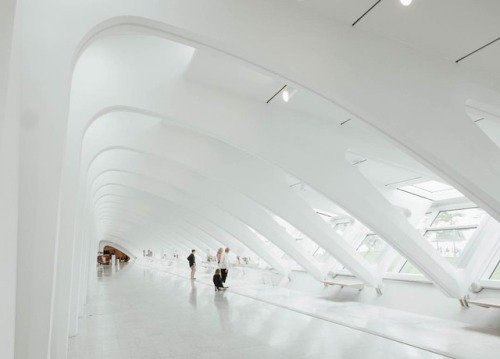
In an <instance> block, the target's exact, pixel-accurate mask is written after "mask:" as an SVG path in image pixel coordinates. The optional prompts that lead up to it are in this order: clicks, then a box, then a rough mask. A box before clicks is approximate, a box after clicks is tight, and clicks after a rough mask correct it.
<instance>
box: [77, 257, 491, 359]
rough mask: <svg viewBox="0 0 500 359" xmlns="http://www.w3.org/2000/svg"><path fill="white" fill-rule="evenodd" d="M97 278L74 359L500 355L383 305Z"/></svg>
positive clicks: (130, 275)
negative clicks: (385, 307)
mask: <svg viewBox="0 0 500 359" xmlns="http://www.w3.org/2000/svg"><path fill="white" fill-rule="evenodd" d="M98 274H99V278H98V281H97V283H96V286H95V288H94V289H93V290H92V292H91V293H90V297H89V302H88V305H87V314H86V316H85V317H84V318H81V320H80V331H79V335H78V336H76V337H74V338H70V342H69V354H68V358H70V359H77V358H78V359H80V358H92V359H95V358H109V359H113V358H155V359H156V358H160V359H161V358H193V359H197V358H202V359H210V358H217V359H224V358H231V359H233V358H241V359H245V358H259V359H265V358H273V359H279V358H296V359H302V358H308V359H314V358H321V359H324V358H349V359H356V358H398V359H399V358H432V359H434V358H467V359H471V358H495V357H496V354H497V353H496V352H495V350H497V349H498V348H500V339H499V337H496V336H491V335H486V334H481V333H477V332H467V331H466V330H465V329H464V328H459V327H457V325H456V323H451V322H444V321H442V320H438V319H435V318H432V319H434V321H429V320H428V319H429V318H427V317H422V316H416V315H410V314H408V313H404V312H396V311H391V310H389V309H384V308H379V307H372V306H367V305H362V304H357V303H333V302H331V301H325V300H323V299H321V298H313V297H308V296H306V295H304V294H299V293H297V292H292V291H287V290H280V289H277V288H265V287H255V286H254V287H248V286H242V285H241V286H239V285H238V283H232V282H230V283H229V284H230V286H231V288H230V289H229V290H228V291H225V292H214V289H213V285H211V283H210V282H211V281H210V279H211V278H210V274H208V273H200V272H199V273H197V280H196V281H191V280H189V279H187V277H188V275H189V274H188V271H187V270H186V269H185V268H184V270H183V268H182V267H181V268H177V267H175V266H169V267H165V268H152V267H151V266H150V265H147V263H146V262H143V263H142V264H140V263H135V264H134V263H131V264H128V265H126V266H124V267H122V268H121V270H118V269H117V268H115V267H111V266H110V267H107V268H100V269H98ZM254 298H256V299H258V300H255V299H254ZM270 303H275V304H270ZM290 309H292V310H290ZM320 318H321V319H320ZM423 318H424V319H425V320H422V319H423ZM336 323H340V324H341V325H339V324H336ZM426 333H427V334H426ZM408 343H409V344H410V345H408Z"/></svg>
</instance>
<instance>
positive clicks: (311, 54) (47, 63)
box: [0, 0, 500, 358]
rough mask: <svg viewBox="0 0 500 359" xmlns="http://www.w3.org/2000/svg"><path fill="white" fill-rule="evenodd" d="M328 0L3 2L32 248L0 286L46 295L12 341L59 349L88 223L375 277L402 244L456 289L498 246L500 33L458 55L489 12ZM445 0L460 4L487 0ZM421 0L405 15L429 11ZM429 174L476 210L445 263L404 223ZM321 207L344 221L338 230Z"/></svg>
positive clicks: (23, 222) (472, 280)
mask: <svg viewBox="0 0 500 359" xmlns="http://www.w3.org/2000/svg"><path fill="white" fill-rule="evenodd" d="M415 2H417V1H415ZM15 3H16V2H15V1H9V4H15ZM340 3H341V2H338V1H336V2H332V3H331V4H330V3H329V2H326V1H318V2H313V1H311V2H308V1H305V2H304V4H302V5H301V3H297V4H296V3H294V4H289V5H287V4H286V3H285V2H282V1H252V2H244V1H232V2H228V1H144V2H141V4H140V5H138V4H137V3H136V2H134V1H132V0H130V1H128V0H126V1H123V0H121V1H118V0H116V1H109V2H108V4H107V6H106V7H104V6H102V4H100V3H99V2H92V1H90V2H79V1H78V2H76V3H75V4H73V5H72V7H63V6H62V5H61V4H60V3H59V2H57V1H48V2H43V4H41V3H39V2H37V1H35V0H28V1H23V3H22V4H19V3H18V4H17V5H18V10H17V14H18V15H17V16H20V17H22V20H23V21H22V23H19V24H16V25H15V26H14V27H13V28H12V29H13V30H12V32H9V34H11V35H12V36H11V35H9V36H8V39H9V40H10V39H11V38H12V45H9V48H12V55H11V57H9V59H8V60H9V61H10V63H11V64H17V65H11V66H10V67H8V66H7V65H8V63H7V65H5V66H4V65H3V63H1V62H0V70H2V71H3V70H4V69H8V71H6V73H10V79H11V81H13V84H10V83H9V84H10V85H8V86H6V88H7V89H8V90H9V91H11V92H12V93H13V94H11V95H10V97H9V96H8V94H9V93H10V92H9V93H7V92H8V91H6V92H5V93H6V94H7V95H4V94H3V92H0V99H1V100H2V101H3V100H4V98H5V103H6V104H7V106H6V110H5V111H3V107H1V108H0V109H2V112H5V113H6V114H11V115H10V117H9V116H5V119H6V120H5V121H3V123H2V126H4V127H2V131H3V129H4V128H6V129H9V124H11V122H12V121H14V120H17V119H20V123H21V126H20V128H19V129H17V130H16V131H17V132H16V131H14V132H13V133H14V138H19V141H18V142H19V143H17V142H16V141H14V142H9V141H4V137H5V135H4V133H5V132H2V141H4V142H3V144H4V146H10V147H6V148H7V149H10V150H13V151H14V152H11V153H13V154H14V156H12V158H14V160H15V161H17V162H15V163H14V164H12V163H11V164H10V166H7V165H6V166H5V168H6V169H9V168H11V169H12V168H17V167H16V166H19V169H20V170H19V185H18V186H19V198H17V197H16V198H14V199H13V200H14V202H15V203H18V205H16V208H15V210H16V211H17V210H18V211H19V218H18V220H19V227H18V233H17V234H16V242H15V243H18V242H19V244H18V245H17V247H16V248H17V250H18V251H20V252H23V253H27V254H25V255H24V256H22V257H20V259H19V260H18V263H17V268H18V272H19V273H18V277H17V282H18V283H22V284H20V285H18V287H17V292H16V290H15V289H14V292H13V293H14V294H15V296H21V297H24V298H29V297H39V298H41V299H40V308H41V309H36V310H35V309H33V308H32V307H31V305H30V303H29V302H24V301H22V302H20V303H19V304H18V306H19V307H18V309H17V310H18V312H19V313H21V312H22V311H24V312H33V314H34V315H33V318H35V319H28V317H24V315H20V316H18V319H17V320H16V328H17V329H16V330H17V333H26V337H23V339H22V340H19V341H18V342H16V350H17V351H18V352H19V357H30V356H29V355H31V354H32V351H33V353H34V352H42V353H52V354H51V356H50V357H53V358H59V357H64V354H62V353H64V352H65V348H66V340H67V336H68V333H69V334H71V335H74V334H76V333H77V324H78V315H79V313H80V311H81V308H82V305H83V303H84V301H85V293H86V290H87V283H88V281H89V270H90V269H91V268H92V265H93V263H94V261H95V253H96V252H97V250H98V248H99V247H101V248H102V247H103V246H104V245H113V246H116V247H117V248H120V249H121V250H123V251H125V252H126V253H128V254H130V255H133V256H141V255H142V251H143V250H145V249H151V250H153V252H155V253H162V252H163V251H165V250H168V251H178V252H179V253H187V252H188V251H190V249H191V248H196V249H198V252H201V253H206V251H207V250H211V251H213V252H215V250H216V249H217V248H218V247H221V246H229V247H231V248H232V250H233V252H234V253H235V255H239V256H245V257H255V258H258V259H259V260H260V261H261V266H262V267H263V268H265V269H266V270H268V269H270V268H272V269H273V270H275V271H277V272H279V273H280V274H281V275H282V277H283V278H284V279H286V278H291V273H292V272H293V271H294V270H301V271H304V272H306V273H308V274H310V276H311V277H313V278H314V279H315V280H317V281H321V280H323V279H325V278H326V277H327V276H329V275H331V274H332V273H334V274H338V273H340V274H347V275H352V276H354V277H356V278H358V279H359V280H360V281H362V282H363V283H364V284H365V285H366V286H368V287H374V288H380V287H382V285H383V279H384V278H385V277H386V274H387V273H388V272H390V268H391V265H392V264H393V263H394V261H395V260H396V259H397V258H403V259H404V260H408V261H410V263H412V264H413V265H414V266H415V267H416V268H417V269H418V271H419V272H420V273H421V274H422V275H423V276H424V277H425V278H426V279H427V280H429V281H431V282H432V283H433V284H434V285H435V287H436V288H438V289H439V290H440V291H441V292H442V293H443V294H444V295H446V296H448V297H452V298H458V299H462V298H464V297H465V296H466V295H467V294H468V293H469V288H470V286H471V285H473V284H474V285H477V283H478V282H479V281H480V280H481V279H482V276H483V274H484V273H485V270H486V269H487V268H490V267H492V266H494V265H495V263H497V262H498V260H500V258H497V257H498V255H497V256H493V255H491V253H497V251H498V249H499V247H500V236H499V235H498V232H497V230H498V227H499V226H498V223H497V222H496V221H497V220H500V191H499V189H498V183H500V167H499V165H498V164H499V163H500V148H499V146H498V143H499V141H498V139H499V138H500V136H499V133H500V131H499V129H498V128H499V127H498V121H499V118H500V115H499V113H500V110H499V108H500V101H499V98H500V78H499V77H498V71H497V70H498V63H499V62H498V60H499V57H498V49H496V48H494V49H493V50H491V52H490V53H489V56H490V57H489V58H486V55H481V56H483V57H482V58H481V59H480V60H479V59H475V60H471V61H470V62H469V63H467V64H462V63H460V64H457V63H455V62H454V61H455V60H456V59H457V58H458V57H459V54H461V53H463V52H466V50H469V46H472V44H473V43H476V42H479V43H480V42H481V41H482V40H483V39H484V38H489V37H488V36H490V35H493V34H494V33H495V31H497V32H496V34H497V35H496V36H498V32H499V31H500V28H498V24H495V26H496V28H495V31H493V33H490V30H488V31H486V30H484V31H482V30H480V29H471V28H469V27H467V30H464V29H461V30H457V31H462V32H460V33H459V35H460V36H462V37H465V36H466V35H467V38H466V40H464V41H463V42H462V41H461V38H460V36H458V35H456V36H453V37H452V38H451V40H450V42H449V43H448V44H447V45H446V46H444V47H443V48H441V49H437V42H438V41H437V39H434V38H433V34H435V33H436V32H437V33H439V36H444V35H443V33H445V32H446V31H448V27H449V26H456V27H458V25H449V24H454V22H450V23H448V25H446V21H444V22H443V23H444V24H443V25H438V24H434V23H433V24H431V25H428V26H429V28H426V29H424V30H425V31H423V33H422V36H421V37H415V31H407V30H406V29H405V31H402V32H399V33H398V34H397V35H391V31H394V32H397V30H394V28H393V26H394V27H395V26H398V24H399V23H398V22H397V21H396V20H393V17H394V16H393V14H394V13H396V12H397V11H399V10H400V9H399V8H396V7H395V6H396V5H394V4H389V2H388V1H386V2H385V5H380V6H381V8H380V9H377V11H379V13H378V14H375V15H374V16H380V17H381V18H380V19H379V20H378V21H377V17H372V18H368V19H367V21H366V22H365V23H361V24H360V25H359V26H357V27H355V28H354V27H352V26H351V25H350V24H351V20H350V18H349V17H350V16H351V15H354V14H357V13H359V10H360V9H361V8H363V9H364V8H366V6H365V5H368V4H371V2H370V1H360V2H356V4H347V2H346V3H345V4H344V3H342V4H340ZM422 3H424V2H423V1H422ZM458 3H459V5H457V6H458V8H459V10H460V11H459V14H460V16H462V18H466V15H465V14H467V12H468V11H467V9H469V8H470V9H469V10H470V14H477V13H479V14H482V15H484V16H486V17H487V18H489V17H490V16H491V13H492V10H495V11H497V12H498V11H499V10H500V9H499V8H498V4H494V5H492V3H488V4H487V6H486V5H485V6H484V7H483V8H482V10H478V8H480V6H477V7H476V6H474V5H471V4H468V3H467V2H466V1H458ZM416 5H417V4H416ZM368 6H369V5H368ZM382 6H385V8H382ZM440 6H441V5H440ZM416 8H417V10H415V13H414V14H413V15H411V16H409V17H408V18H407V23H408V24H412V25H409V26H413V29H414V30H415V29H416V28H417V27H418V25H417V24H419V22H418V19H421V17H420V16H423V15H422V14H426V13H428V12H429V11H432V6H431V5H430V4H423V5H418V6H416ZM0 9H1V7H0ZM435 11H437V12H439V14H441V16H442V17H444V18H446V16H448V15H447V14H446V11H445V9H443V8H436V10H435ZM11 12H12V11H11ZM11 12H9V13H11ZM382 14H384V15H382ZM419 14H420V15H419ZM450 16H451V15H450ZM471 16H472V15H471ZM474 16H475V15H474ZM384 18H385V20H387V21H384ZM389 20H390V21H389ZM450 21H451V20H450ZM399 25H400V24H399ZM439 26H442V27H439ZM466 31H467V32H466ZM0 34H3V33H1V32H0ZM63 35H64V36H63ZM471 38H476V39H477V41H472V40H471ZM47 39H50V43H51V47H50V48H49V47H48V45H47V43H48V41H49V40H47ZM0 40H1V39H0ZM9 43H10V42H9ZM2 44H3V43H2V42H0V45H2ZM19 58H21V60H22V61H20V62H19V61H17V60H19ZM284 85H287V86H288V87H292V88H294V89H296V90H297V92H296V93H295V95H294V97H293V98H292V99H291V101H290V102H288V103H285V102H283V101H282V100H281V97H280V95H278V96H276V97H275V98H274V99H272V100H271V101H269V103H266V101H268V100H269V99H270V98H271V97H272V96H273V95H274V94H275V93H276V92H277V91H278V90H280V89H281V88H282V87H283V86H284ZM18 88H20V89H22V91H19V92H16V91H17V89H18ZM2 103H3V102H2ZM18 103H20V104H19V106H17V104H18ZM2 106H3V105H2ZM9 111H10V112H9ZM1 115H2V116H3V113H2V114H1ZM2 118H3V117H2ZM483 120H484V122H476V121H483ZM9 121H11V122H9ZM11 125H12V124H11ZM2 151H4V148H2ZM9 158H10V157H9ZM1 159H3V157H2V158H0V160H1ZM9 163H10V162H9ZM16 173H17V172H16ZM425 181H437V182H439V183H441V184H448V185H450V186H452V187H454V188H456V189H457V190H459V191H460V192H461V193H463V194H464V196H463V197H461V199H460V201H462V202H463V203H467V204H468V205H470V206H479V207H480V208H482V209H483V210H484V211H486V212H487V217H486V218H485V219H484V221H483V222H481V225H480V226H479V228H480V230H479V232H478V233H479V234H475V237H473V240H471V244H470V245H468V247H466V249H467V251H466V252H465V251H464V253H465V255H464V256H463V259H462V258H461V259H460V261H459V262H458V263H457V264H453V263H450V261H448V260H447V259H446V258H445V257H444V256H442V255H441V254H440V253H439V252H438V251H437V250H436V249H435V248H434V246H433V244H432V243H431V242H430V241H429V240H428V239H427V238H425V236H424V233H423V230H422V228H423V227H422V226H419V223H421V222H422V221H423V220H424V219H425V214H426V212H429V211H431V210H433V207H432V206H433V200H429V199H425V198H424V199H422V198H419V197H418V196H412V195H411V194H410V195H409V194H408V193H403V192H401V191H399V187H398V185H395V184H396V183H405V184H407V185H413V184H417V183H421V182H425ZM9 183H17V177H16V178H14V179H13V181H12V182H9ZM12 186H13V185H11V187H8V186H6V188H11V189H12ZM16 188H17V187H15V186H14V190H15V189H16ZM14 192H15V193H17V192H16V191H14ZM434 202H438V201H437V200H434ZM448 202H450V203H451V204H453V203H458V202H459V200H455V202H453V201H448ZM448 202H446V201H444V202H443V203H445V204H446V205H448V206H449V205H450V203H448ZM462 202H460V203H462ZM434 205H435V203H434ZM447 208H448V207H447ZM434 210H435V209H434ZM318 213H326V214H330V215H333V217H334V218H333V220H332V221H334V220H335V218H336V217H335V216H338V218H337V219H339V218H343V219H345V221H346V222H344V223H349V224H350V225H351V227H349V230H347V231H346V232H345V233H340V232H338V231H336V230H335V229H334V227H333V226H332V225H331V223H328V222H327V221H325V220H324V219H323V218H322V216H321V215H320V214H318ZM16 219H17V218H16ZM9 223H10V222H9ZM332 223H333V222H332ZM339 223H340V222H339ZM11 226H12V225H11ZM5 228H6V231H8V228H11V227H5ZM13 228H14V227H12V228H11V229H13ZM16 228H17V227H16ZM297 233H298V234H297ZM481 233H482V234H481ZM486 233H487V234H486ZM368 234H376V235H378V236H379V237H380V238H382V239H383V241H384V242H385V243H387V247H384V250H383V251H382V253H381V254H380V257H379V258H378V259H377V261H374V262H372V261H370V260H368V259H367V258H366V257H364V256H363V255H361V253H360V251H359V250H357V249H358V247H359V245H360V244H361V243H362V241H363V239H364V238H365V235H368ZM297 236H300V237H301V239H304V241H305V240H306V239H307V241H312V242H313V243H314V245H315V246H317V247H318V250H319V249H321V251H324V253H325V254H324V255H322V256H319V255H316V254H315V253H316V252H313V251H309V250H306V249H305V247H304V246H303V245H301V244H300V243H301V242H300V241H299V240H298V238H297ZM17 241H18V242H17ZM267 242H269V243H267ZM308 243H309V242H308ZM34 253H36V255H35V254H34ZM182 255H184V254H182ZM28 263H30V264H31V263H36V267H37V268H38V269H37V270H38V272H37V271H36V270H35V269H28V270H26V271H24V268H25V267H31V265H29V266H28V265H27V264H28ZM19 268H23V271H20V270H19ZM26 283H37V284H35V285H30V284H26ZM45 288H48V289H45ZM37 313H38V314H39V315H35V314H37ZM47 313H49V314H47ZM13 320H14V319H13V318H12V317H11V321H13ZM32 320H33V321H35V323H33V322H32ZM40 328H42V329H43V330H42V329H40ZM39 330H40V332H41V334H40V335H38V334H39ZM35 334H37V335H35ZM35 337H36V338H38V339H36V340H35V339H33V338H35ZM30 353H31V354H30ZM43 356H46V355H45V354H44V355H43Z"/></svg>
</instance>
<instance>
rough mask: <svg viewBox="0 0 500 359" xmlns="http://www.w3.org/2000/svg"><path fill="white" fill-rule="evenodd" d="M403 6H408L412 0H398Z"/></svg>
mask: <svg viewBox="0 0 500 359" xmlns="http://www.w3.org/2000/svg"><path fill="white" fill-rule="evenodd" d="M399 1H400V2H401V4H403V6H408V5H410V4H411V2H412V0H399Z"/></svg>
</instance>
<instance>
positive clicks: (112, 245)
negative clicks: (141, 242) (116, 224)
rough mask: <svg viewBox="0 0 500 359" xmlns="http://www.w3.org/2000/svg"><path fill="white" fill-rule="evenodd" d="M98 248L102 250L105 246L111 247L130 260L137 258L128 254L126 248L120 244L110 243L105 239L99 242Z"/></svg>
mask: <svg viewBox="0 0 500 359" xmlns="http://www.w3.org/2000/svg"><path fill="white" fill-rule="evenodd" d="M99 246H100V247H101V246H102V248H104V247H105V246H111V247H114V248H116V249H118V250H119V251H120V252H123V253H125V254H126V255H127V256H128V257H129V258H131V259H135V258H137V256H135V255H134V254H133V253H132V252H130V251H129V250H128V249H127V248H125V247H123V246H122V245H121V244H119V243H116V242H113V241H110V240H106V239H103V240H101V241H100V242H99Z"/></svg>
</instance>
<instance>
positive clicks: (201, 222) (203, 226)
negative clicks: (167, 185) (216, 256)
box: [98, 195, 249, 253]
mask: <svg viewBox="0 0 500 359" xmlns="http://www.w3.org/2000/svg"><path fill="white" fill-rule="evenodd" d="M105 196H107V195H103V196H101V197H100V198H99V199H98V200H100V199H102V198H103V197H105ZM109 196H112V197H122V196H117V195H109ZM123 198H125V197H123ZM154 198H155V200H157V201H161V202H162V203H161V205H163V208H161V210H162V211H168V212H169V213H174V214H176V217H178V219H179V220H181V221H183V222H184V223H186V224H187V225H189V226H191V227H192V228H193V229H196V230H197V231H199V232H200V233H202V234H203V235H208V236H210V237H211V238H214V240H216V241H217V242H219V243H220V244H221V245H222V246H227V245H229V246H230V247H231V248H233V249H234V251H235V252H236V253H238V252H240V251H247V250H249V249H247V248H248V247H246V246H245V245H244V244H243V243H241V242H240V241H238V240H237V239H236V238H235V237H233V236H232V235H231V234H229V233H226V232H224V231H223V230H222V229H221V228H219V227H217V226H216V225H214V224H212V223H210V222H208V221H207V220H206V219H205V218H203V217H201V216H199V215H197V214H196V213H194V212H188V211H187V210H186V209H185V208H183V207H180V206H179V205H177V206H175V205H173V204H170V207H167V206H168V204H169V203H167V202H166V200H162V199H160V198H158V197H154ZM150 201H152V199H151V200H150ZM106 203H110V201H109V200H106ZM117 204H120V203H119V202H118V203H117ZM158 206H160V204H158Z"/></svg>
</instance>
